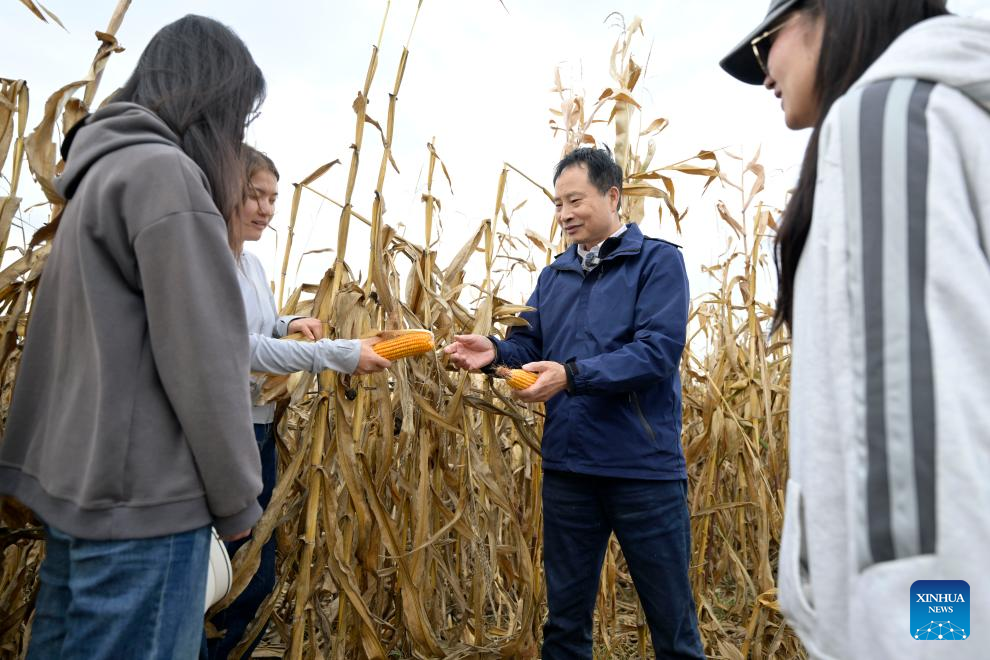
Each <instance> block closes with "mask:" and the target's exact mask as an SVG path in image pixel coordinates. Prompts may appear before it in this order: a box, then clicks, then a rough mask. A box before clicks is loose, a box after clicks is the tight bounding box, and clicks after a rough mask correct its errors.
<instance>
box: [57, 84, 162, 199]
mask: <svg viewBox="0 0 990 660" xmlns="http://www.w3.org/2000/svg"><path fill="white" fill-rule="evenodd" d="M80 124H81V125H79V126H78V127H77V128H74V129H73V130H72V131H70V132H69V134H68V135H67V136H66V144H65V145H64V148H63V151H66V152H67V153H63V157H64V158H65V170H64V171H63V173H62V175H61V176H60V177H59V178H58V179H57V180H56V182H55V187H56V189H57V190H58V192H59V194H61V195H62V196H63V197H65V198H66V199H71V198H72V195H73V194H74V193H75V191H76V188H77V187H78V186H79V182H80V181H82V179H83V177H84V176H85V175H86V172H88V171H89V168H91V167H92V166H93V164H94V163H96V162H97V161H98V160H100V159H101V158H103V157H104V156H107V155H108V154H112V153H114V152H116V151H119V150H121V149H125V148H127V147H131V146H134V145H138V144H165V145H172V146H174V147H175V148H177V149H181V147H180V146H179V138H178V137H177V136H176V135H175V133H174V132H172V129H170V128H169V127H168V126H167V125H166V124H165V122H164V121H162V119H161V117H159V116H158V115H156V114H155V113H154V112H152V111H151V110H148V109H147V108H145V107H144V106H140V105H137V104H135V103H110V104H108V105H106V106H104V107H103V108H101V109H99V110H97V111H96V112H94V113H93V114H91V115H89V116H88V117H86V118H85V119H83V120H82V121H81V122H80ZM65 147H67V148H65Z"/></svg>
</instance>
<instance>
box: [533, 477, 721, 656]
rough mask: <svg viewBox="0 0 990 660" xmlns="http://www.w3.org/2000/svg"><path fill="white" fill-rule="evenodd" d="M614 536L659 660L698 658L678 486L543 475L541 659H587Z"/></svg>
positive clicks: (687, 528)
mask: <svg viewBox="0 0 990 660" xmlns="http://www.w3.org/2000/svg"><path fill="white" fill-rule="evenodd" d="M612 532H615V536H616V538H617V539H618V540H619V545H620V546H621V547H622V553H623V555H624V556H625V558H626V563H627V564H628V565H629V572H630V574H631V575H632V579H633V584H634V585H635V587H636V593H637V594H639V600H640V603H641V604H642V606H643V612H644V613H645V615H646V621H647V624H648V625H649V627H650V636H651V638H652V640H653V648H654V650H655V651H656V656H657V658H704V657H705V654H704V652H703V650H702V646H701V639H700V637H699V635H698V619H697V615H696V613H695V606H694V596H693V595H692V593H691V584H690V582H689V580H688V563H689V561H690V557H691V525H690V516H689V514H688V508H687V485H686V483H685V482H684V481H651V480H646V479H620V478H612V477H597V476H589V475H582V474H574V473H571V472H558V471H552V470H544V473H543V562H544V570H545V573H546V580H547V605H548V606H549V610H550V616H549V618H548V620H547V622H546V625H545V626H544V627H543V655H542V657H543V658H544V660H555V659H558V658H560V659H563V658H566V659H567V660H573V659H575V658H587V659H588V660H591V658H592V620H593V616H594V610H595V598H596V596H597V594H598V585H599V580H600V577H601V571H602V562H603V560H604V558H605V550H606V548H607V545H608V540H609V536H610V535H611V533H612Z"/></svg>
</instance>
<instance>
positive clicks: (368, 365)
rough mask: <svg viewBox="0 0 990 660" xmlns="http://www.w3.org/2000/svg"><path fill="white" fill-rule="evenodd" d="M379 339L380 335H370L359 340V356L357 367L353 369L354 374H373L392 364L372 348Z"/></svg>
mask: <svg viewBox="0 0 990 660" xmlns="http://www.w3.org/2000/svg"><path fill="white" fill-rule="evenodd" d="M380 341H381V338H380V337H370V338H368V339H362V340H361V357H359V358H358V364H357V369H355V370H354V371H353V374H354V375H355V376H363V375H364V374H375V373H378V372H379V371H383V370H385V369H388V368H389V367H391V366H392V363H391V362H390V361H389V360H386V359H385V358H383V357H382V356H381V355H379V354H378V353H376V352H375V349H373V348H372V346H374V345H375V344H377V343H378V342H380Z"/></svg>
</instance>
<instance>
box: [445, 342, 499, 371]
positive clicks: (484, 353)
mask: <svg viewBox="0 0 990 660" xmlns="http://www.w3.org/2000/svg"><path fill="white" fill-rule="evenodd" d="M443 352H444V353H446V354H447V355H449V356H450V361H451V363H452V364H453V365H454V366H455V367H458V368H460V369H468V370H471V369H481V368H482V367H487V366H488V365H489V364H491V363H492V361H493V360H495V345H494V344H493V343H492V340H491V339H489V338H488V337H483V336H482V335H454V343H453V344H448V345H447V346H446V347H445V348H444V349H443Z"/></svg>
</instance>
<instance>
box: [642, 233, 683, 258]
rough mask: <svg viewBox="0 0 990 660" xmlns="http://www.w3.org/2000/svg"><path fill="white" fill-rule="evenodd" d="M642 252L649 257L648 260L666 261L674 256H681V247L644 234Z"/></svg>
mask: <svg viewBox="0 0 990 660" xmlns="http://www.w3.org/2000/svg"><path fill="white" fill-rule="evenodd" d="M642 252H643V254H644V256H647V257H648V258H653V259H665V258H668V257H672V256H674V255H678V256H679V255H680V253H681V246H680V245H678V244H677V243H673V242H671V241H668V240H666V239H663V238H656V237H654V236H647V235H646V234H643V249H642Z"/></svg>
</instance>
